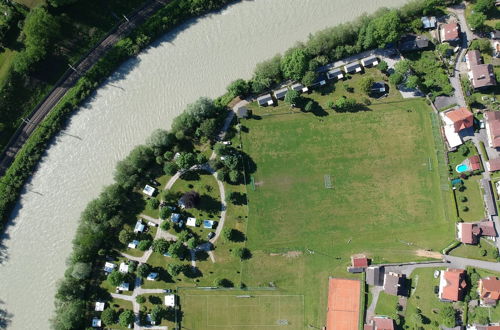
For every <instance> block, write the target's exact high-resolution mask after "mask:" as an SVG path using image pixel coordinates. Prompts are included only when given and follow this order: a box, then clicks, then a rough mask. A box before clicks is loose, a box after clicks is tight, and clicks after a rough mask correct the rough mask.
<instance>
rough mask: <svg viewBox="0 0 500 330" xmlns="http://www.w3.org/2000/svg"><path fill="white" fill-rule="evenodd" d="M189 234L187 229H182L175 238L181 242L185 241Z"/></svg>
mask: <svg viewBox="0 0 500 330" xmlns="http://www.w3.org/2000/svg"><path fill="white" fill-rule="evenodd" d="M190 234H191V233H190V232H189V231H187V230H183V231H181V232H180V233H179V234H178V235H177V239H178V240H179V241H181V242H186V241H187V240H188V239H189V236H190Z"/></svg>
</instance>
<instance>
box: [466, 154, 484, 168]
mask: <svg viewBox="0 0 500 330" xmlns="http://www.w3.org/2000/svg"><path fill="white" fill-rule="evenodd" d="M468 160H469V168H470V169H471V171H479V170H480V169H481V159H480V158H479V155H474V156H470V157H469V158H468Z"/></svg>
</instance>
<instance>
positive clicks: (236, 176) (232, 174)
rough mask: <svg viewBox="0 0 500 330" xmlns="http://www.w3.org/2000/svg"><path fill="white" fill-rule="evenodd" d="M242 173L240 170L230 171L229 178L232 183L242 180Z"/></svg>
mask: <svg viewBox="0 0 500 330" xmlns="http://www.w3.org/2000/svg"><path fill="white" fill-rule="evenodd" d="M240 178H241V175H240V172H239V171H238V170H231V171H229V180H230V181H231V182H232V183H238V182H239V181H240Z"/></svg>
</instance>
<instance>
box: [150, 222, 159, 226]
mask: <svg viewBox="0 0 500 330" xmlns="http://www.w3.org/2000/svg"><path fill="white" fill-rule="evenodd" d="M148 226H151V227H158V224H156V223H154V222H152V221H148Z"/></svg>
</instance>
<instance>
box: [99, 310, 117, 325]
mask: <svg viewBox="0 0 500 330" xmlns="http://www.w3.org/2000/svg"><path fill="white" fill-rule="evenodd" d="M117 318H118V315H117V313H116V312H115V310H114V309H113V308H109V307H108V308H106V309H105V310H103V311H102V313H101V320H102V322H103V323H104V325H107V326H110V325H112V324H115V323H116V319H117Z"/></svg>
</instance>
